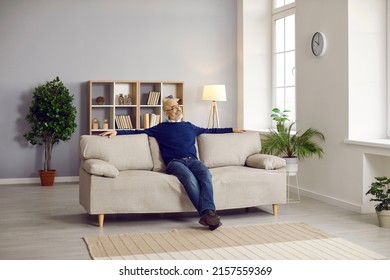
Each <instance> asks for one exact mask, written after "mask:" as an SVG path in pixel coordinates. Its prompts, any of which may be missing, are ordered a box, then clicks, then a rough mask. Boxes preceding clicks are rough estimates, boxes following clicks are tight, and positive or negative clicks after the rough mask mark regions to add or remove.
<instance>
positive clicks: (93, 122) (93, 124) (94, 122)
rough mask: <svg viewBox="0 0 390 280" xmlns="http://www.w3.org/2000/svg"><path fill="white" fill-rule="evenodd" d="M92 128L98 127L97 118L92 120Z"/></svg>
mask: <svg viewBox="0 0 390 280" xmlns="http://www.w3.org/2000/svg"><path fill="white" fill-rule="evenodd" d="M92 129H99V121H98V120H97V118H94V119H93V120H92Z"/></svg>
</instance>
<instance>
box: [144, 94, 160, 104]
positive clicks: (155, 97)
mask: <svg viewBox="0 0 390 280" xmlns="http://www.w3.org/2000/svg"><path fill="white" fill-rule="evenodd" d="M159 100H160V92H159V91H149V96H148V102H147V105H158V102H159Z"/></svg>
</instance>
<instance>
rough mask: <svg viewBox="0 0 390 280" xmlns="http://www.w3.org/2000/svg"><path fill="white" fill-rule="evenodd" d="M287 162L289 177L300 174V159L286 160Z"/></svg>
mask: <svg viewBox="0 0 390 280" xmlns="http://www.w3.org/2000/svg"><path fill="white" fill-rule="evenodd" d="M284 159H285V160H286V172H287V175H289V176H296V175H297V173H298V158H284Z"/></svg>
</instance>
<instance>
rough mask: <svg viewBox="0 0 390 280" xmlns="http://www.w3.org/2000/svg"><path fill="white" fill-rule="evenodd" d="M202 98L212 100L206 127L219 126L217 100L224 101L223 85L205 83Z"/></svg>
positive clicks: (224, 91) (224, 90)
mask: <svg viewBox="0 0 390 280" xmlns="http://www.w3.org/2000/svg"><path fill="white" fill-rule="evenodd" d="M202 99H203V100H211V101H212V103H211V111H210V117H209V125H208V127H210V128H215V127H217V128H219V127H220V126H219V116H218V107H217V101H226V89H225V85H205V86H204V87H203V98H202Z"/></svg>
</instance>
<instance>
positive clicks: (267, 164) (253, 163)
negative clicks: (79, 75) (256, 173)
mask: <svg viewBox="0 0 390 280" xmlns="http://www.w3.org/2000/svg"><path fill="white" fill-rule="evenodd" d="M245 164H246V165H247V166H249V167H254V168H261V169H266V170H274V169H279V168H282V167H285V166H286V160H285V159H283V158H281V157H277V156H273V155H264V154H255V155H251V156H249V157H248V158H247V160H246V162H245Z"/></svg>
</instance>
